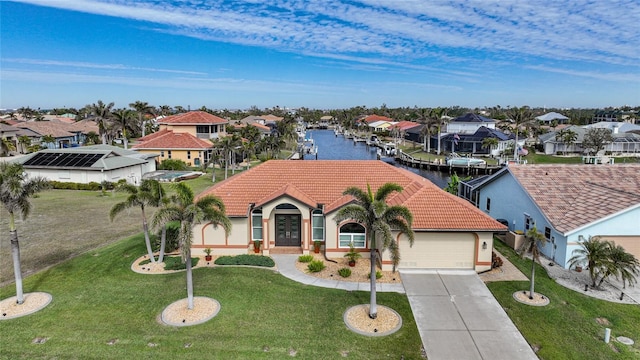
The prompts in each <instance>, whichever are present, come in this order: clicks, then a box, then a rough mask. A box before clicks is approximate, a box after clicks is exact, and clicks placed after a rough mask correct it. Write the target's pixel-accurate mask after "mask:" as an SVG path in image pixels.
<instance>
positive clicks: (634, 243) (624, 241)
mask: <svg viewBox="0 0 640 360" xmlns="http://www.w3.org/2000/svg"><path fill="white" fill-rule="evenodd" d="M602 238H603V239H606V240H611V241H613V242H614V243H615V244H616V245H620V246H622V247H623V248H624V250H625V251H626V252H628V253H630V254H633V256H635V257H636V259H638V260H640V236H602Z"/></svg>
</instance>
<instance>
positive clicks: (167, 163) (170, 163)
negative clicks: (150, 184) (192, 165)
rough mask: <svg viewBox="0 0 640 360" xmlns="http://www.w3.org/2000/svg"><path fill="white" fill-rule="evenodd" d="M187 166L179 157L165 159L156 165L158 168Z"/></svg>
mask: <svg viewBox="0 0 640 360" xmlns="http://www.w3.org/2000/svg"><path fill="white" fill-rule="evenodd" d="M188 169H189V166H188V165H187V163H186V162H184V161H182V160H180V159H166V160H164V161H163V162H161V163H160V165H158V170H188Z"/></svg>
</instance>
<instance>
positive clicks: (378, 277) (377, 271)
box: [367, 270, 382, 279]
mask: <svg viewBox="0 0 640 360" xmlns="http://www.w3.org/2000/svg"><path fill="white" fill-rule="evenodd" d="M381 277H382V272H380V270H376V279H380V278H381ZM369 278H371V272H369V273H368V274H367V279H369Z"/></svg>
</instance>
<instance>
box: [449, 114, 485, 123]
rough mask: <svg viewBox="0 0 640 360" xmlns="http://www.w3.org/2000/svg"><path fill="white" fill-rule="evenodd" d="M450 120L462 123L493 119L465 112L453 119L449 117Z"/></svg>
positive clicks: (483, 121) (482, 121)
mask: <svg viewBox="0 0 640 360" xmlns="http://www.w3.org/2000/svg"><path fill="white" fill-rule="evenodd" d="M449 122H450V123H452V122H464V123H494V122H495V120H493V119H489V118H486V117H484V116H480V115H478V114H474V113H466V114H464V115H462V116H458V117H457V118H455V119H451V120H450V121H449Z"/></svg>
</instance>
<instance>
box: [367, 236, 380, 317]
mask: <svg viewBox="0 0 640 360" xmlns="http://www.w3.org/2000/svg"><path fill="white" fill-rule="evenodd" d="M369 282H370V284H371V299H370V300H369V303H370V305H369V317H370V318H372V319H375V318H377V317H378V305H377V304H376V249H375V246H372V247H371V274H369Z"/></svg>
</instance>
